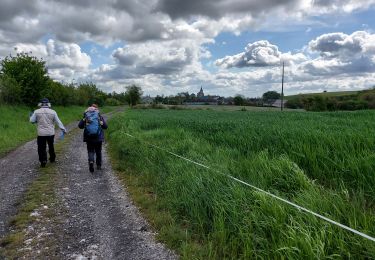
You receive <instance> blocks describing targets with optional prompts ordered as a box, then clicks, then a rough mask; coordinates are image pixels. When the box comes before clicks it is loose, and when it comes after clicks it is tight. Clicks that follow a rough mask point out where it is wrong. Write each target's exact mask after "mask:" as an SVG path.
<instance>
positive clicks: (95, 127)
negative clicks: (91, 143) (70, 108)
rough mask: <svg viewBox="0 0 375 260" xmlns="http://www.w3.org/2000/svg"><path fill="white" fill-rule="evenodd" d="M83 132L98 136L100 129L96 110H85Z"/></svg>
mask: <svg viewBox="0 0 375 260" xmlns="http://www.w3.org/2000/svg"><path fill="white" fill-rule="evenodd" d="M85 122H86V124H85V125H86V126H85V133H86V135H87V136H89V137H98V136H99V135H100V133H101V131H102V128H101V126H100V114H99V112H98V111H87V112H86V113H85Z"/></svg>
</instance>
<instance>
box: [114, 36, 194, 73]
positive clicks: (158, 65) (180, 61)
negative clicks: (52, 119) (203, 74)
mask: <svg viewBox="0 0 375 260" xmlns="http://www.w3.org/2000/svg"><path fill="white" fill-rule="evenodd" d="M198 51H199V47H198V46H195V45H192V44H189V43H186V42H176V41H170V42H163V43H153V42H148V43H144V44H135V45H134V44H133V45H129V46H126V47H124V48H118V49H117V50H115V51H114V52H113V54H112V56H113V57H114V58H115V60H117V62H118V64H119V65H120V66H124V67H125V69H126V70H131V71H133V72H134V73H136V74H139V75H146V74H164V75H168V74H172V73H175V72H178V71H181V70H182V69H184V68H185V67H186V66H188V65H190V64H192V63H193V61H197V60H198V56H199V53H198Z"/></svg>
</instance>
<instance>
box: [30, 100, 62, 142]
mask: <svg viewBox="0 0 375 260" xmlns="http://www.w3.org/2000/svg"><path fill="white" fill-rule="evenodd" d="M30 122H31V123H37V124H38V136H51V135H55V123H56V124H57V125H58V126H59V128H60V129H61V130H63V131H64V132H66V130H65V127H64V125H63V124H62V123H61V121H60V119H59V117H58V116H57V113H56V111H55V110H53V109H51V108H48V107H41V108H39V109H37V110H35V111H34V113H33V114H32V116H31V117H30Z"/></svg>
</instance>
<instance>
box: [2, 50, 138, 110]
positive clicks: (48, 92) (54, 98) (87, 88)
mask: <svg viewBox="0 0 375 260" xmlns="http://www.w3.org/2000/svg"><path fill="white" fill-rule="evenodd" d="M134 90H136V94H135V95H134ZM141 94H142V91H141V88H140V87H137V86H134V85H132V86H128V87H126V92H123V93H116V92H112V93H109V94H108V93H105V92H103V91H102V90H100V89H99V88H98V87H97V86H96V85H95V84H93V83H91V82H85V83H79V84H77V85H75V84H72V83H70V84H65V83H61V82H56V81H54V80H52V79H51V78H50V77H49V76H48V71H47V67H46V64H45V61H43V60H42V59H38V58H36V57H33V56H30V55H29V54H27V53H19V54H17V55H16V56H9V57H5V58H4V59H3V60H1V62H0V104H23V105H27V106H29V107H35V105H36V104H37V103H38V102H39V100H40V99H41V98H43V97H47V98H48V99H49V100H50V101H51V102H52V103H53V105H61V106H69V105H80V106H86V105H90V104H92V103H96V104H98V105H99V106H103V105H121V104H125V103H128V104H131V105H134V104H136V103H139V101H140V95H141ZM137 95H138V96H137Z"/></svg>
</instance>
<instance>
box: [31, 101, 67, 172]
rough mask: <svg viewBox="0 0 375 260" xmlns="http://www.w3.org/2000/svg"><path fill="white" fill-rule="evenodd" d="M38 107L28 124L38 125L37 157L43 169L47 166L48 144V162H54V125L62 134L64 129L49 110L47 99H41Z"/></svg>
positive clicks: (49, 104)
mask: <svg viewBox="0 0 375 260" xmlns="http://www.w3.org/2000/svg"><path fill="white" fill-rule="evenodd" d="M38 106H39V107H40V108H39V109H37V110H35V111H34V113H33V114H32V115H31V117H30V122H31V123H37V124H38V138H37V143H38V155H39V161H40V166H41V167H45V166H46V164H47V151H46V149H47V145H46V143H48V152H49V161H50V162H51V163H53V162H55V160H56V154H55V148H54V146H53V143H54V139H55V124H57V125H58V126H59V128H60V129H61V131H63V132H64V133H65V132H66V129H65V127H64V125H63V124H62V123H61V121H60V119H59V117H58V116H57V113H56V111H55V110H53V109H51V103H50V102H49V100H48V99H47V98H43V99H42V100H41V101H40V103H39V104H38Z"/></svg>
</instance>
